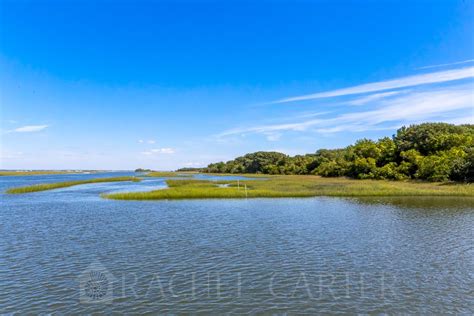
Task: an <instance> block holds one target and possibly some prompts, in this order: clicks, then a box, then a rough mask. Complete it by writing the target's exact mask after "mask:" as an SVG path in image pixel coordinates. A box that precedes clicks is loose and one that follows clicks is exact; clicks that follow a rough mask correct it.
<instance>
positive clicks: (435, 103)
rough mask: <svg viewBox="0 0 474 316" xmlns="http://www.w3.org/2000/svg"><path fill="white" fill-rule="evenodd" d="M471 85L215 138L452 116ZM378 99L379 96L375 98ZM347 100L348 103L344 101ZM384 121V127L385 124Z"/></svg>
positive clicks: (472, 97) (465, 102)
mask: <svg viewBox="0 0 474 316" xmlns="http://www.w3.org/2000/svg"><path fill="white" fill-rule="evenodd" d="M472 91H473V85H472V84H463V85H458V86H456V87H444V88H437V89H431V90H428V91H421V92H420V91H418V92H411V93H406V94H400V95H398V96H396V97H394V98H389V99H383V100H382V101H380V102H377V106H376V107H375V108H373V109H371V110H366V111H359V112H349V113H344V114H339V115H336V116H335V117H332V118H326V119H311V120H303V121H298V122H294V123H286V124H270V125H259V126H253V127H247V128H235V129H230V130H227V131H224V132H222V133H221V134H219V135H218V136H219V137H224V136H230V135H246V134H262V135H264V136H268V135H272V134H275V133H276V134H279V135H280V134H281V133H283V132H288V131H300V132H302V131H308V130H311V131H314V132H319V133H335V132H341V131H352V132H355V131H366V130H380V129H393V128H397V127H398V126H400V125H403V124H410V123H415V122H419V121H426V120H440V119H443V118H444V119H445V120H446V119H448V118H449V119H452V120H459V119H460V118H456V117H454V118H453V116H455V115H456V111H460V110H464V111H465V110H466V109H467V110H469V109H470V110H472V109H473V108H474V94H473V92H472ZM375 99H376V100H377V99H380V98H378V97H377V98H375ZM348 103H350V102H348ZM387 124H388V126H387Z"/></svg>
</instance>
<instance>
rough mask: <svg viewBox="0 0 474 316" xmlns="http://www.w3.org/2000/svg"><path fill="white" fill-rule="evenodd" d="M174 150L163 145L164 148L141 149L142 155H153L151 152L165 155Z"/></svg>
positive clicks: (172, 152)
mask: <svg viewBox="0 0 474 316" xmlns="http://www.w3.org/2000/svg"><path fill="white" fill-rule="evenodd" d="M175 152H176V151H175V150H174V149H173V148H169V147H165V148H154V149H150V150H149V151H142V152H141V154H142V155H147V156H149V155H153V154H165V155H170V154H174V153H175Z"/></svg>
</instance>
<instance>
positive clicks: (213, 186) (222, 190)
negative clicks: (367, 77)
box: [102, 175, 474, 200]
mask: <svg viewBox="0 0 474 316" xmlns="http://www.w3.org/2000/svg"><path fill="white" fill-rule="evenodd" d="M166 182H167V183H168V186H169V188H168V189H163V190H155V191H150V192H129V193H113V194H103V195H102V196H103V197H105V198H109V199H116V200H165V199H170V200H171V199H210V198H246V197H247V198H262V197H268V198H276V197H311V196H345V197H358V196H468V197H469V196H470V197H474V186H472V185H468V184H452V185H446V184H443V183H432V182H429V183H428V182H415V181H383V180H352V179H346V178H321V177H319V176H306V175H305V176H272V177H271V178H269V179H267V180H244V181H239V182H237V181H216V182H211V181H206V180H192V179H185V180H171V179H170V180H167V181H166ZM219 184H227V185H228V186H227V187H220V186H218V185H219ZM245 186H246V187H247V190H245Z"/></svg>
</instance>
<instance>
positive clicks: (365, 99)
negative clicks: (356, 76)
mask: <svg viewBox="0 0 474 316" xmlns="http://www.w3.org/2000/svg"><path fill="white" fill-rule="evenodd" d="M405 92H407V90H400V91H391V92H383V93H375V94H370V95H368V96H365V97H362V98H357V99H354V100H352V101H349V102H346V103H347V104H351V105H364V104H367V103H370V102H373V101H377V100H382V99H385V98H388V97H391V96H394V95H397V94H401V93H405Z"/></svg>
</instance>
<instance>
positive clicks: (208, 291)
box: [0, 173, 474, 314]
mask: <svg viewBox="0 0 474 316" xmlns="http://www.w3.org/2000/svg"><path fill="white" fill-rule="evenodd" d="M116 175H117V174H105V175H103V176H116ZM120 175H128V174H126V173H124V174H120ZM87 177H91V178H92V177H97V175H74V176H72V175H66V176H64V175H60V176H58V175H53V176H44V177H43V176H37V177H35V178H32V177H5V178H0V190H1V191H2V192H3V191H4V190H5V189H6V188H8V187H12V186H19V185H27V184H31V183H32V182H35V181H36V182H55V181H63V180H64V181H66V180H70V179H84V178H87ZM164 185H165V184H164V181H163V179H158V178H150V179H146V180H145V181H143V182H141V183H139V184H136V183H100V184H90V185H84V186H77V187H71V188H64V189H60V190H53V191H45V192H37V193H32V194H27V195H3V194H2V195H0V203H1V212H0V233H1V236H2V238H0V288H1V291H0V313H14V312H17V313H19V314H25V313H31V314H36V313H53V312H56V313H59V314H78V313H81V314H89V313H133V314H139V313H155V314H156V313H175V314H181V313H193V312H197V313H201V314H226V313H236V314H241V313H254V314H262V313H263V314H272V313H279V314H282V313H288V314H302V313H303V314H315V313H321V314H327V313H337V312H338V313H346V314H353V313H373V314H375V313H377V314H378V313H389V314H393V313H411V314H447V313H461V314H472V313H473V312H474V305H473V300H472V284H473V274H472V273H473V271H474V261H473V255H474V254H473V247H472V239H473V237H474V236H473V227H474V211H473V208H472V205H473V204H472V199H461V198H456V199H451V198H420V197H416V198H406V197H404V198H374V199H367V198H364V199H340V198H306V199H251V200H201V201H196V200H193V201H146V202H139V201H110V200H103V199H101V198H100V197H99V194H100V193H101V192H116V191H121V190H125V191H129V190H131V189H137V190H138V188H140V190H143V189H145V188H146V189H145V190H148V189H150V188H151V189H156V188H160V187H163V186H164Z"/></svg>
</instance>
